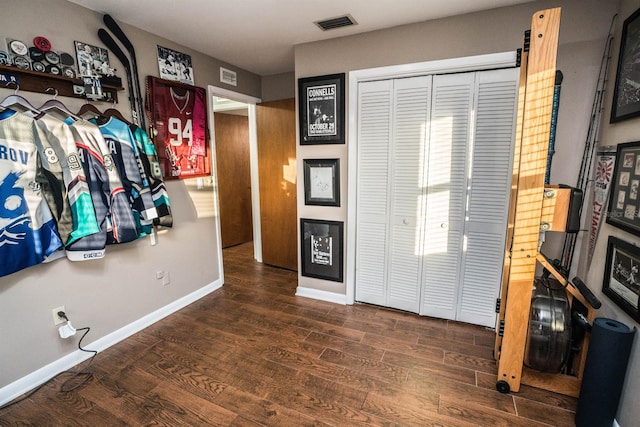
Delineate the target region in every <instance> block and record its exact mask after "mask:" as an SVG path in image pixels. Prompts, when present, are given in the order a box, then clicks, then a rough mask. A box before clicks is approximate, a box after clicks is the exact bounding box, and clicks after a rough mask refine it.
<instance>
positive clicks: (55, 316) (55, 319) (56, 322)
mask: <svg viewBox="0 0 640 427" xmlns="http://www.w3.org/2000/svg"><path fill="white" fill-rule="evenodd" d="M59 311H64V312H65V313H66V311H65V309H64V305H63V306H60V307H58V308H54V309H52V310H51V314H53V324H54V325H59V324H61V323H64V322H66V320H65V319H64V318H62V317H60V316H58V312H59Z"/></svg>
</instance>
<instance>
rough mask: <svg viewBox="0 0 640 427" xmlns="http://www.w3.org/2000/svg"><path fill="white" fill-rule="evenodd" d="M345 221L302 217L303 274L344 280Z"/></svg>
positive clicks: (301, 249) (325, 278)
mask: <svg viewBox="0 0 640 427" xmlns="http://www.w3.org/2000/svg"><path fill="white" fill-rule="evenodd" d="M343 236H344V223H343V222H339V221H325V220H318V219H307V218H300V246H301V247H300V253H301V255H302V275H303V276H307V277H315V278H318V279H324V280H331V281H334V282H342V278H343V274H342V266H343V260H342V258H343V256H342V245H343Z"/></svg>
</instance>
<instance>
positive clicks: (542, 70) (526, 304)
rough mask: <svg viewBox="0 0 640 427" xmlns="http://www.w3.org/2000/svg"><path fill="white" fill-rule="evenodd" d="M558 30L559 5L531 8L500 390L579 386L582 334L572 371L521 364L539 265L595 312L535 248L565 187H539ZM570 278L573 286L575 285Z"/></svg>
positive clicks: (558, 213) (562, 213)
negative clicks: (552, 371) (544, 370)
mask: <svg viewBox="0 0 640 427" xmlns="http://www.w3.org/2000/svg"><path fill="white" fill-rule="evenodd" d="M559 30H560V8H555V9H546V10H541V11H539V12H536V13H535V14H534V15H533V18H532V21H531V30H530V31H528V32H527V33H525V39H524V43H523V48H522V50H521V60H520V87H519V93H518V112H517V119H516V138H515V150H514V156H515V157H514V162H513V163H514V166H513V181H512V189H511V203H510V210H509V222H508V224H509V225H508V230H507V244H506V251H505V262H504V269H503V280H502V291H501V298H500V301H501V304H500V307H499V317H498V328H497V330H496V342H495V348H494V354H495V357H496V360H497V362H498V378H497V383H496V388H497V389H498V390H499V391H500V392H503V393H507V392H509V391H514V392H517V391H519V390H520V384H521V383H523V384H527V385H531V386H534V387H537V388H543V389H547V390H551V391H555V392H558V393H562V394H566V395H570V396H578V394H579V391H580V380H581V377H582V372H583V369H584V363H585V360H586V354H587V347H588V334H586V335H585V338H584V340H583V342H582V344H581V349H580V351H579V353H578V354H577V356H576V357H574V358H573V366H572V367H571V369H570V370H571V372H574V373H575V375H567V374H564V373H561V374H548V373H542V372H538V371H535V370H533V369H529V368H527V367H525V366H524V360H525V345H526V340H527V332H528V325H529V316H530V310H531V299H532V291H533V287H534V281H535V275H536V269H537V268H538V266H539V265H541V266H542V267H544V268H545V269H546V270H547V271H548V272H549V273H550V274H551V275H552V276H553V277H554V278H555V279H556V280H558V282H560V283H561V284H562V285H564V286H566V291H567V292H568V298H569V301H570V303H571V304H573V301H574V300H578V301H580V303H582V304H583V305H584V306H585V307H586V308H587V310H588V312H587V315H586V316H585V317H586V318H587V319H588V321H589V322H590V321H592V320H593V318H594V315H595V313H594V309H593V307H592V304H590V303H589V302H587V299H586V298H585V297H584V296H583V293H584V292H587V293H589V291H588V288H586V286H584V284H583V283H582V282H580V281H579V280H576V279H574V281H573V282H574V283H571V282H569V281H568V280H567V279H566V278H565V277H563V275H562V274H561V273H560V272H559V271H558V270H557V269H556V267H555V266H554V265H553V264H552V263H551V262H549V261H548V260H547V259H546V258H545V257H544V255H542V254H541V253H540V246H541V243H540V236H541V234H540V233H541V229H542V230H543V231H545V230H548V231H554V230H556V231H562V230H563V224H566V215H567V209H568V202H566V200H568V199H567V197H568V196H567V191H569V190H566V189H562V188H557V187H556V188H550V186H548V187H547V188H546V189H545V184H544V178H545V172H546V167H547V154H548V149H549V136H550V133H551V117H552V109H553V94H554V83H555V76H556V54H557V50H558V36H559ZM545 194H546V195H545ZM563 221H564V222H563ZM576 282H579V283H576ZM574 286H580V287H581V291H582V292H581V291H578V290H577V289H576V287H574ZM587 297H592V295H587ZM589 300H591V301H593V300H592V299H591V298H589ZM596 301H597V300H596Z"/></svg>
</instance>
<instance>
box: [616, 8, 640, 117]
mask: <svg viewBox="0 0 640 427" xmlns="http://www.w3.org/2000/svg"><path fill="white" fill-rule="evenodd" d="M638 55H640V9H638V10H636V11H635V12H634V13H633V15H631V16H629V17H628V18H627V19H626V20H625V21H624V24H623V26H622V39H621V41H620V53H619V55H618V70H617V72H616V84H615V88H614V91H613V102H612V105H611V118H610V119H609V122H610V123H615V122H619V121H621V120H626V119H630V118H633V117H637V116H640V67H638V64H637V63H636V59H637V57H638Z"/></svg>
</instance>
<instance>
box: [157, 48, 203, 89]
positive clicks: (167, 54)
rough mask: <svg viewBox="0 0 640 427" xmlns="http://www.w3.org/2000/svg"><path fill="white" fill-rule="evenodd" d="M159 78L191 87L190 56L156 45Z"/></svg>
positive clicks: (191, 70)
mask: <svg viewBox="0 0 640 427" xmlns="http://www.w3.org/2000/svg"><path fill="white" fill-rule="evenodd" d="M158 69H159V70H160V78H161V79H165V80H173V81H177V82H181V83H185V84H189V85H193V84H194V83H193V64H192V63H191V55H187V54H186V53H182V52H178V51H175V50H173V49H169V48H168V47H162V46H160V45H158Z"/></svg>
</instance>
